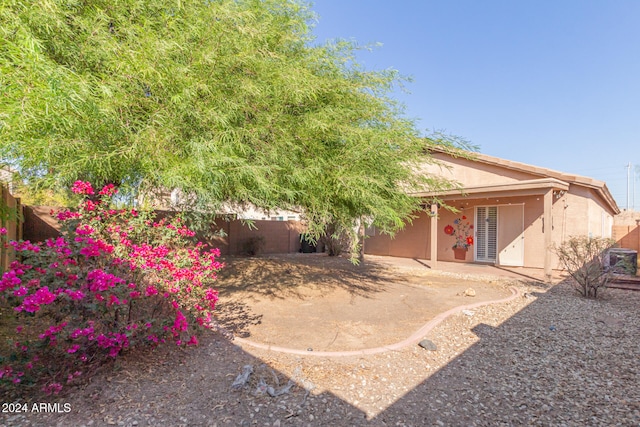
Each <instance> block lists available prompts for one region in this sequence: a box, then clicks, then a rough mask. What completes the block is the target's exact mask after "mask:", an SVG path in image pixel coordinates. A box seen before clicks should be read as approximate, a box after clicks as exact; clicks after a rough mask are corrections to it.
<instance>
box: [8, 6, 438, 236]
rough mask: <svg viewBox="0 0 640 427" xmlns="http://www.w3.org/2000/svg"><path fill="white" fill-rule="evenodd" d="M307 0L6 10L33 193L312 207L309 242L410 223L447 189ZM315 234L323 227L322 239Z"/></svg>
mask: <svg viewBox="0 0 640 427" xmlns="http://www.w3.org/2000/svg"><path fill="white" fill-rule="evenodd" d="M314 19H315V17H314V15H313V12H312V11H311V9H310V6H309V5H308V4H306V3H302V2H299V1H294V0H0V149H1V150H2V152H1V154H2V156H3V158H4V159H5V161H7V162H10V163H12V164H14V165H16V166H17V167H18V168H19V169H20V170H21V172H22V173H23V175H25V176H27V177H28V178H29V179H30V180H31V182H32V183H36V182H37V183H39V184H40V185H48V186H56V185H58V186H59V185H68V184H69V183H70V182H72V181H74V180H76V179H85V180H90V181H92V182H94V183H95V184H97V185H101V184H104V183H116V184H118V185H120V186H121V187H122V188H124V189H128V190H129V191H131V192H137V191H143V190H145V189H146V190H148V189H157V188H164V189H174V188H179V189H180V190H181V191H182V193H183V194H189V195H194V196H196V200H197V203H199V204H202V205H204V206H209V207H216V206H219V205H220V203H222V202H228V201H231V202H239V203H251V204H254V205H256V206H259V207H263V208H276V207H279V208H292V207H296V208H300V209H302V210H303V211H304V212H305V214H306V215H307V217H308V218H309V220H310V221H311V225H312V230H319V229H320V228H321V226H322V225H323V224H326V223H328V222H333V223H337V224H339V225H342V226H344V227H348V226H349V225H350V224H351V223H352V221H353V220H354V219H355V218H360V217H367V218H372V219H374V220H375V222H376V225H377V226H379V227H380V228H382V229H383V230H393V229H397V228H398V227H400V226H402V224H403V221H404V220H406V219H407V218H408V217H409V216H410V214H411V212H412V211H414V210H415V209H416V208H419V201H418V200H416V199H414V198H413V197H411V196H410V195H408V194H409V193H410V192H411V191H412V190H414V189H418V188H419V189H424V188H425V186H427V187H429V188H432V189H435V188H439V187H442V186H446V185H448V184H449V183H447V182H444V181H442V180H440V179H438V178H436V177H433V176H424V175H417V174H414V173H413V171H414V170H416V162H418V161H425V160H426V159H428V154H426V148H428V145H429V144H431V143H434V142H433V141H432V140H429V139H424V138H419V137H418V136H419V135H418V133H417V131H416V128H415V124H414V123H413V122H412V121H411V120H408V119H406V118H404V117H403V115H402V111H401V110H400V109H399V107H398V105H397V104H396V103H395V102H394V101H393V100H392V99H391V97H390V96H389V94H390V93H391V92H392V90H393V88H394V85H396V84H398V83H399V82H400V79H399V76H398V74H397V73H396V72H395V71H393V70H385V71H367V70H364V69H363V68H362V67H360V66H359V65H358V64H357V63H356V61H355V57H354V52H355V49H356V48H357V46H356V45H355V44H354V43H352V42H345V41H335V42H331V43H326V44H318V43H316V42H315V41H314V40H313V38H312V36H311V31H310V30H311V26H310V25H311V24H312V22H313V20H314ZM316 226H317V227H316Z"/></svg>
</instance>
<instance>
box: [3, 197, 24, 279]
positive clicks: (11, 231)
mask: <svg viewBox="0 0 640 427" xmlns="http://www.w3.org/2000/svg"><path fill="white" fill-rule="evenodd" d="M22 219H23V217H22V206H21V205H20V199H19V198H15V197H13V196H12V195H11V193H10V192H9V188H7V186H6V185H2V194H1V195H0V227H2V228H4V229H6V230H7V233H6V235H3V236H2V244H0V268H2V271H6V270H7V268H8V267H9V264H11V261H13V259H14V257H15V254H14V251H13V248H11V247H9V246H7V245H6V243H7V242H8V241H9V240H20V239H22Z"/></svg>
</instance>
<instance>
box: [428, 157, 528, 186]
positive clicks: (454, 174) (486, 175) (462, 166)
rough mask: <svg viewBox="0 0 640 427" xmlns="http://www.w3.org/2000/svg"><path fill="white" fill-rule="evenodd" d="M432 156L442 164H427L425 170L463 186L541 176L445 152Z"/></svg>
mask: <svg viewBox="0 0 640 427" xmlns="http://www.w3.org/2000/svg"><path fill="white" fill-rule="evenodd" d="M432 157H433V158H434V159H436V160H438V161H439V162H440V163H441V164H440V165H437V164H433V165H425V166H424V167H423V170H424V171H426V172H428V173H431V174H433V175H437V176H441V177H443V178H447V179H450V180H454V181H457V182H459V183H460V184H462V185H463V186H478V185H491V184H505V183H509V182H517V181H524V180H528V179H534V178H538V177H539V176H536V175H533V174H529V173H525V172H520V171H514V170H508V169H505V168H501V167H498V166H495V165H489V164H485V163H479V162H474V161H473V160H469V159H463V158H452V157H450V156H448V155H446V154H443V153H434V154H433V155H432ZM447 166H448V167H447Z"/></svg>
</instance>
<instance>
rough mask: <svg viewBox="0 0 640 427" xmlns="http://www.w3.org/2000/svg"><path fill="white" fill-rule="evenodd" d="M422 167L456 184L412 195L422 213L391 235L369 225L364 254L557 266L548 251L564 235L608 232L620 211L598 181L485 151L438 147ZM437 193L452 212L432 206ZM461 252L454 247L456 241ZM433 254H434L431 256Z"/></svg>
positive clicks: (604, 234)
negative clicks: (462, 152) (468, 152)
mask: <svg viewBox="0 0 640 427" xmlns="http://www.w3.org/2000/svg"><path fill="white" fill-rule="evenodd" d="M431 154H432V157H433V158H434V159H436V160H438V163H439V164H428V165H425V166H424V170H425V171H426V172H427V173H430V174H433V175H439V176H443V177H445V178H448V179H451V180H454V181H456V182H458V183H459V185H460V188H458V189H456V190H450V191H444V192H438V193H437V194H436V193H432V192H429V191H425V192H421V193H415V194H414V195H415V196H416V197H421V198H422V199H424V201H425V206H426V209H425V211H422V212H419V213H416V216H417V217H416V218H415V219H414V220H413V221H412V223H410V224H407V226H406V227H405V228H404V229H403V230H401V231H400V232H399V233H397V234H396V235H395V236H394V237H393V238H391V237H389V236H387V235H380V234H378V233H377V231H376V230H374V229H368V230H367V234H368V237H369V238H368V239H367V240H366V241H365V253H367V254H372V255H387V256H398V257H410V258H422V259H429V260H431V264H432V265H431V266H432V268H437V267H436V265H434V264H437V261H438V260H440V261H458V262H478V263H490V264H495V265H499V266H511V267H533V268H544V270H545V274H546V275H548V276H549V275H551V271H552V269H555V268H558V267H559V265H558V261H557V258H556V256H555V254H554V252H553V250H552V248H553V246H554V245H557V244H560V243H561V242H563V241H564V240H566V239H567V238H568V237H570V236H574V235H586V236H592V237H611V230H612V225H613V217H614V215H616V214H618V213H620V209H619V208H618V206H617V204H616V202H615V200H614V199H613V197H612V196H611V193H610V192H609V190H608V189H607V186H606V184H605V183H604V182H602V181H597V180H594V179H591V178H587V177H583V176H578V175H573V174H568V173H563V172H558V171H554V170H550V169H545V168H541V167H537V166H532V165H528V164H524V163H519V162H514V161H509V160H505V159H501V158H497V157H492V156H488V155H485V154H478V153H473V154H471V156H469V157H468V156H462V157H460V156H455V155H453V154H451V152H450V151H447V150H444V149H443V150H440V149H436V150H433V151H432V153H431ZM434 196H437V197H438V198H439V199H440V200H442V201H444V203H446V204H447V205H448V206H452V207H454V208H456V209H457V210H458V212H456V213H454V212H451V211H449V210H447V209H443V208H441V207H439V206H438V205H437V204H433V203H432V200H433V198H434ZM458 240H461V241H462V243H465V244H466V245H464V246H467V250H466V251H465V250H462V251H455V252H458V254H457V256H456V253H455V252H454V249H453V246H454V245H455V243H456V241H458ZM432 254H433V255H432Z"/></svg>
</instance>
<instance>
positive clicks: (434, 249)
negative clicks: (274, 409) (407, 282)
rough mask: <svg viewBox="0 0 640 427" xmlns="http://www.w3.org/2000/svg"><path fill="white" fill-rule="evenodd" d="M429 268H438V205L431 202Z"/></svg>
mask: <svg viewBox="0 0 640 427" xmlns="http://www.w3.org/2000/svg"><path fill="white" fill-rule="evenodd" d="M430 260H431V269H432V270H437V269H438V205H437V204H436V203H432V204H431V257H430Z"/></svg>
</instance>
